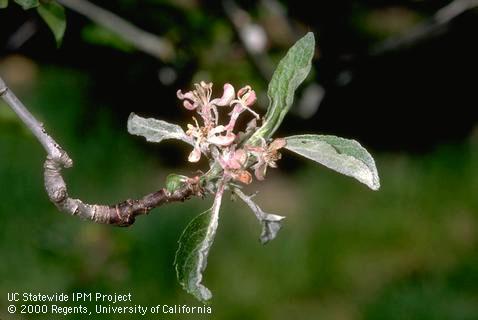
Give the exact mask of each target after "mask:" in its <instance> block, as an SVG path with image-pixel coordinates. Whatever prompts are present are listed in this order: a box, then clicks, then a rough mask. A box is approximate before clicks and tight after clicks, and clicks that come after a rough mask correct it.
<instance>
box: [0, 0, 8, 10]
mask: <svg viewBox="0 0 478 320" xmlns="http://www.w3.org/2000/svg"><path fill="white" fill-rule="evenodd" d="M6 7H8V0H0V9H4V8H6Z"/></svg>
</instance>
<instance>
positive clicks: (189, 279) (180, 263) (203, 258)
mask: <svg viewBox="0 0 478 320" xmlns="http://www.w3.org/2000/svg"><path fill="white" fill-rule="evenodd" d="M221 199H222V192H218V193H217V194H216V198H215V200H214V204H213V206H212V208H211V209H209V210H207V211H205V212H203V213H201V214H200V215H199V216H197V217H196V218H194V219H193V220H192V221H191V222H190V223H189V225H188V226H187V227H186V229H185V230H184V232H183V234H182V235H181V238H180V239H179V247H178V250H177V251H176V257H175V259H174V266H175V268H176V275H177V277H178V281H179V283H180V284H181V286H182V287H183V288H184V290H186V291H187V292H189V293H190V294H192V295H194V296H195V297H196V298H197V299H198V300H200V301H202V302H207V301H208V300H210V299H211V298H212V294H211V291H210V290H209V289H208V288H206V287H205V286H204V285H203V284H202V278H203V276H202V274H203V272H204V270H205V269H206V265H207V256H208V254H209V249H210V248H211V245H212V243H213V242H214V236H215V235H216V230H217V225H218V220H219V208H220V207H221Z"/></svg>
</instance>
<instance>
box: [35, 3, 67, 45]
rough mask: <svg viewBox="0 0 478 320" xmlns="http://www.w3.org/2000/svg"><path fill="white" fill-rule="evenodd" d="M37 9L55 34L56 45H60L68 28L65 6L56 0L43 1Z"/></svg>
mask: <svg viewBox="0 0 478 320" xmlns="http://www.w3.org/2000/svg"><path fill="white" fill-rule="evenodd" d="M37 11H38V14H39V15H40V17H42V19H43V21H45V23H46V24H47V25H48V27H49V28H50V30H51V32H52V33H53V35H54V36H55V40H56V45H57V46H60V44H61V42H62V40H63V36H64V35H65V30H66V15H65V8H63V6H61V5H60V4H58V3H57V2H56V1H42V2H41V3H40V6H38V7H37Z"/></svg>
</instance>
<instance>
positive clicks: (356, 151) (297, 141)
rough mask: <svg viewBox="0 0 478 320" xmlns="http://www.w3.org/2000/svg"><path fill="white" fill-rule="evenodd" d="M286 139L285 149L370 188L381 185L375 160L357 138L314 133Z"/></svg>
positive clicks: (376, 188)
mask: <svg viewBox="0 0 478 320" xmlns="http://www.w3.org/2000/svg"><path fill="white" fill-rule="evenodd" d="M286 140H287V145H286V146H285V148H286V149H288V150H290V151H293V152H295V153H298V154H300V155H301V156H304V157H306V158H308V159H311V160H314V161H316V162H318V163H320V164H322V165H324V166H326V167H328V168H330V169H332V170H335V171H337V172H339V173H342V174H344V175H346V176H350V177H353V178H355V179H357V180H358V181H360V182H362V183H364V184H366V185H367V186H368V187H369V188H370V189H372V190H378V189H379V188H380V179H379V176H378V172H377V167H376V166H375V161H374V160H373V158H372V156H371V155H370V153H368V151H367V150H366V149H365V148H364V147H362V146H361V145H360V144H359V143H358V142H357V141H355V140H349V139H344V138H339V137H336V136H327V135H315V134H304V135H298V136H291V137H287V138H286Z"/></svg>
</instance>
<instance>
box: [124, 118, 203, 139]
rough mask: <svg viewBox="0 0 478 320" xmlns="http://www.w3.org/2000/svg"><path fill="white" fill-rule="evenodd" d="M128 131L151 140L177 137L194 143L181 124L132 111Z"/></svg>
mask: <svg viewBox="0 0 478 320" xmlns="http://www.w3.org/2000/svg"><path fill="white" fill-rule="evenodd" d="M128 132H129V133H130V134H134V135H137V136H142V137H145V138H146V140H147V141H150V142H161V141H163V140H166V139H177V140H182V141H184V142H186V143H189V144H191V145H194V142H193V141H192V139H191V138H190V137H188V136H187V135H186V133H184V130H183V129H181V127H180V126H178V125H175V124H171V123H169V122H166V121H162V120H156V119H153V118H142V117H140V116H137V115H136V114H134V113H131V114H130V116H129V118H128Z"/></svg>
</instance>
